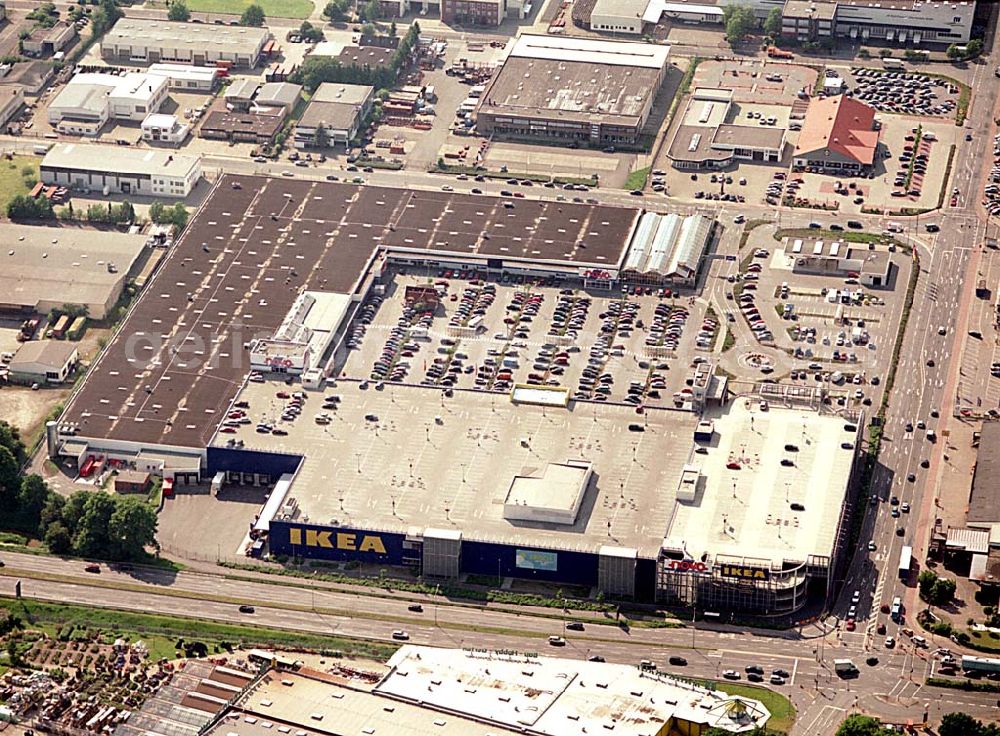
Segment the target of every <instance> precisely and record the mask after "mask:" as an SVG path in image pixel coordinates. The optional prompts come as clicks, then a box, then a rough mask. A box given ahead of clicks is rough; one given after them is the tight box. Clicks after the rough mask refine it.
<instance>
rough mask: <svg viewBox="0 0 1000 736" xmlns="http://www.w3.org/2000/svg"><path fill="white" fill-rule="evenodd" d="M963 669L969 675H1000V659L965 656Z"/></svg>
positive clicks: (963, 657)
mask: <svg viewBox="0 0 1000 736" xmlns="http://www.w3.org/2000/svg"><path fill="white" fill-rule="evenodd" d="M962 669H963V670H964V671H965V672H966V673H969V674H971V673H978V674H1000V659H997V658H995V657H974V656H972V655H971V654H963V655H962Z"/></svg>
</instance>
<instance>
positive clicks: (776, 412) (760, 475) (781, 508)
mask: <svg viewBox="0 0 1000 736" xmlns="http://www.w3.org/2000/svg"><path fill="white" fill-rule="evenodd" d="M748 404H750V402H748V401H744V400H738V401H735V402H733V403H732V404H731V405H730V406H729V407H728V408H727V410H726V411H724V412H719V413H717V414H715V415H709V416H708V417H706V418H711V419H714V420H715V434H714V436H713V440H712V443H711V444H710V445H706V447H707V448H708V454H707V455H695V456H694V457H695V458H696V461H695V462H696V463H697V464H698V465H699V466H700V467H701V472H702V474H703V475H704V476H705V477H704V479H703V481H702V487H701V488H700V489H699V491H698V493H697V495H696V498H695V501H694V502H691V503H679V504H678V505H677V513H676V515H675V516H674V518H673V520H672V522H671V524H670V529H669V532H668V534H667V537H668V539H670V540H671V541H672V542H674V543H677V544H680V543H683V544H684V546H685V547H686V548H687V551H688V554H690V555H691V556H692V557H693V558H694V559H700V557H701V555H702V553H705V552H707V553H709V554H710V555H715V556H719V555H726V556H730V557H737V558H738V557H746V558H747V559H755V560H771V561H773V562H774V563H775V564H776V565H780V564H781V562H782V561H790V562H801V561H804V560H806V559H807V558H808V557H809V556H810V555H820V556H826V555H830V554H832V552H833V545H834V539H835V537H836V534H837V525H838V523H839V521H840V509H841V506H842V505H843V503H844V497H845V494H846V491H847V483H848V479H849V477H850V472H851V466H852V463H853V460H854V453H855V451H854V450H853V449H846V448H844V447H842V443H845V442H846V443H850V444H851V445H852V447H853V443H854V442H855V440H856V436H855V435H856V432H855V431H845V426H849V425H848V422H847V420H845V419H843V418H842V417H838V416H833V415H820V414H817V413H816V412H812V411H808V410H794V409H783V408H776V407H773V406H772V407H771V408H770V409H769V410H768V411H761V410H760V408H759V407H758V405H757V404H756V403H752V404H750V405H748ZM851 426H853V425H851ZM786 445H794V446H796V447H797V448H798V449H797V450H795V451H786V449H785V447H786ZM783 459H787V460H790V461H791V462H792V463H793V464H792V465H788V466H785V465H782V464H781V463H782V460H783ZM730 463H735V464H736V465H737V466H738V468H735V467H734V468H730V467H727V466H728V465H729V464H730ZM793 503H797V504H801V505H802V506H803V507H804V510H802V511H794V510H792V508H791V504H793Z"/></svg>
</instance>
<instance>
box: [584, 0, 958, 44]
mask: <svg viewBox="0 0 1000 736" xmlns="http://www.w3.org/2000/svg"><path fill="white" fill-rule="evenodd" d="M591 4H592V6H593V7H592V9H591V10H590V12H589V14H588V13H586V12H584V13H580V14H574V20H578V22H579V24H580V25H584V26H586V27H588V28H590V29H591V30H594V31H602V32H607V33H613V34H630V35H635V36H639V35H642V34H643V33H648V32H649V30H650V28H651V27H652V26H655V25H657V24H659V23H668V22H669V23H673V24H690V25H696V24H712V25H722V23H723V17H724V8H725V6H726V5H729V4H738V5H746V6H749V7H750V8H751V9H752V10H753V11H754V15H755V16H756V17H757V19H758V21H761V22H763V21H764V19H766V18H767V16H768V13H770V12H771V10H772V9H774V8H778V9H779V10H781V33H782V35H783V36H785V37H788V38H795V39H797V40H798V41H819V40H823V39H829V38H832V37H836V38H843V39H849V40H851V41H852V42H856V43H873V44H875V43H888V44H893V43H898V44H907V45H913V46H920V45H926V44H939V45H945V46H947V45H949V44H952V43H958V44H961V43H965V42H967V41H969V39H970V38H971V36H972V25H973V20H974V17H975V12H976V3H975V0H953V1H951V2H949V1H947V0H844V1H842V2H834V1H833V0H718V2H711V0H707V1H702V2H698V1H693V2H688V1H687V0H624V1H623V0H596V2H593V3H591Z"/></svg>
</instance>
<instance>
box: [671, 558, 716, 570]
mask: <svg viewBox="0 0 1000 736" xmlns="http://www.w3.org/2000/svg"><path fill="white" fill-rule="evenodd" d="M667 569H668V570H676V571H677V572H700V573H707V572H709V571H710V569H709V567H708V565H706V564H705V563H704V562H698V561H696V560H669V561H668V562H667Z"/></svg>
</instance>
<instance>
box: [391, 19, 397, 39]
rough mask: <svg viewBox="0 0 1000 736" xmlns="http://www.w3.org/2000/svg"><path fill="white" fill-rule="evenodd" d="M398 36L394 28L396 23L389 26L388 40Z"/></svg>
mask: <svg viewBox="0 0 1000 736" xmlns="http://www.w3.org/2000/svg"><path fill="white" fill-rule="evenodd" d="M398 34H399V29H397V28H396V21H393V22H392V23H390V24H389V38H395V37H396V36H397V35H398Z"/></svg>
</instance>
